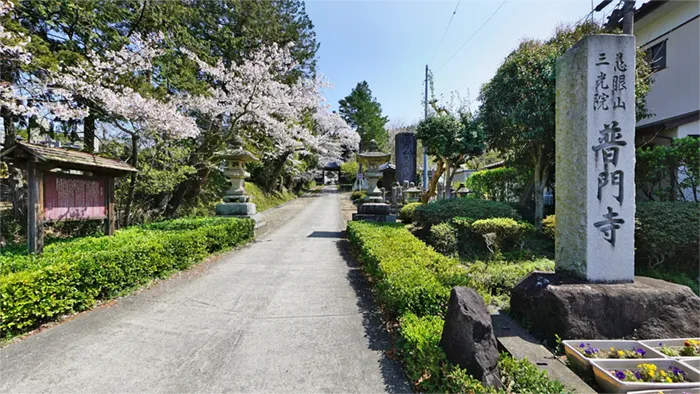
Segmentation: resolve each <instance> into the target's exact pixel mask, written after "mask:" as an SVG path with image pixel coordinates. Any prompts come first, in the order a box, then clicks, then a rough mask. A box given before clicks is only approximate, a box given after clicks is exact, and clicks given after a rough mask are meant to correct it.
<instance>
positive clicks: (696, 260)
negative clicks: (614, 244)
mask: <svg viewBox="0 0 700 394" xmlns="http://www.w3.org/2000/svg"><path fill="white" fill-rule="evenodd" d="M699 231H700V204H698V203H694V202H642V203H638V204H637V214H636V226H635V233H634V246H635V247H636V249H637V250H636V259H635V260H636V263H637V265H639V266H645V267H650V268H651V267H655V268H662V269H665V270H672V271H682V272H686V273H689V274H695V275H697V273H698V266H699V265H700V243H699V242H698V235H700V234H699Z"/></svg>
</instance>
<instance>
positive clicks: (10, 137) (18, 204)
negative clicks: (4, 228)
mask: <svg viewBox="0 0 700 394" xmlns="http://www.w3.org/2000/svg"><path fill="white" fill-rule="evenodd" d="M0 116H1V117H2V121H3V125H4V127H5V140H4V141H3V149H2V150H7V149H10V148H11V147H13V146H14V145H15V144H16V143H17V129H15V117H14V115H13V114H12V111H10V109H9V108H7V107H5V106H3V107H2V108H0ZM7 173H8V176H9V178H8V180H7V185H8V187H9V188H10V199H11V203H12V217H14V218H15V219H17V220H23V219H24V217H25V216H24V215H25V214H26V211H25V208H26V206H27V204H26V201H25V198H24V197H25V193H24V188H23V185H24V171H23V170H22V169H21V168H18V167H17V166H15V165H14V164H12V163H9V162H8V163H7Z"/></svg>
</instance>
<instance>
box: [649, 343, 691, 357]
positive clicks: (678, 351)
mask: <svg viewBox="0 0 700 394" xmlns="http://www.w3.org/2000/svg"><path fill="white" fill-rule="evenodd" d="M659 351H660V352H661V353H663V354H665V355H667V356H669V357H700V341H698V340H696V339H688V340H686V341H685V342H684V343H683V346H668V345H664V344H663V342H661V343H659Z"/></svg>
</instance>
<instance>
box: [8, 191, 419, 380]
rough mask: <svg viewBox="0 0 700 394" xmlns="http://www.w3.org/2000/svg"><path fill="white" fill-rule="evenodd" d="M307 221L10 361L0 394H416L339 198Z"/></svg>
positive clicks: (311, 204)
mask: <svg viewBox="0 0 700 394" xmlns="http://www.w3.org/2000/svg"><path fill="white" fill-rule="evenodd" d="M298 210H299V213H298V214H296V215H295V216H294V217H293V218H291V219H290V220H289V221H287V222H286V223H285V224H283V225H282V226H281V227H280V228H279V229H278V230H275V231H272V232H269V233H267V234H266V235H264V236H263V238H262V239H260V240H258V241H257V242H255V243H254V244H252V245H250V246H248V247H245V248H243V249H241V250H238V251H234V252H232V253H230V254H228V255H226V256H224V257H223V258H222V259H220V261H218V262H216V263H214V264H211V265H208V266H206V267H205V268H202V267H200V268H199V270H198V269H195V271H194V273H192V274H190V275H184V276H183V277H181V278H179V279H172V280H168V281H165V282H163V283H161V284H160V285H158V286H155V287H153V288H151V289H148V290H145V291H142V292H140V293H139V294H136V295H133V296H130V297H126V298H124V299H121V300H119V301H118V302H117V303H116V304H115V305H112V306H109V307H104V308H100V309H97V310H94V311H92V312H89V313H85V314H82V315H80V316H78V317H76V318H75V319H72V320H71V321H68V322H65V323H63V324H60V325H58V326H56V327H54V328H51V329H49V330H46V331H44V332H41V333H39V334H37V335H34V336H31V337H29V338H27V339H25V340H23V341H20V342H18V343H15V344H12V345H9V346H7V347H5V348H3V349H0V362H1V364H0V392H2V393H39V392H41V393H48V392H55V393H69V392H81V393H98V392H99V393H136V392H138V393H185V392H187V393H190V392H201V393H215V392H241V393H243V392H245V393H249V392H304V393H306V392H334V393H335V392H363V393H373V392H410V391H411V390H410V387H409V386H408V385H407V383H406V381H405V378H404V375H403V372H402V371H401V368H400V366H399V364H398V363H397V362H395V361H392V360H390V359H388V358H387V357H386V356H385V354H384V350H386V349H388V347H389V345H388V339H387V336H386V333H385V331H384V329H383V328H382V325H381V322H380V320H379V318H378V316H377V314H376V308H375V307H374V305H373V303H372V301H371V298H370V295H369V291H368V290H367V289H366V288H365V283H364V281H363V279H362V277H361V275H360V273H359V271H358V270H357V269H356V268H355V267H354V263H353V262H352V261H351V260H350V259H348V258H347V251H346V246H347V245H346V242H347V241H345V240H344V239H342V230H343V222H342V219H341V214H340V207H339V201H338V195H336V194H333V193H330V192H327V193H324V194H323V195H322V196H320V197H316V198H307V199H306V202H305V203H304V204H302V205H300V206H299V208H298Z"/></svg>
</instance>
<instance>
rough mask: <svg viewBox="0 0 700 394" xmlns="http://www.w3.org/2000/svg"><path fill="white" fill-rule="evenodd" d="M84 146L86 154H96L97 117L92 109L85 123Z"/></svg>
mask: <svg viewBox="0 0 700 394" xmlns="http://www.w3.org/2000/svg"><path fill="white" fill-rule="evenodd" d="M83 145H84V147H83V150H84V151H85V152H90V153H93V152H95V115H94V113H93V111H92V109H90V114H89V115H88V116H87V117H86V118H85V120H84V121H83Z"/></svg>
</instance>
